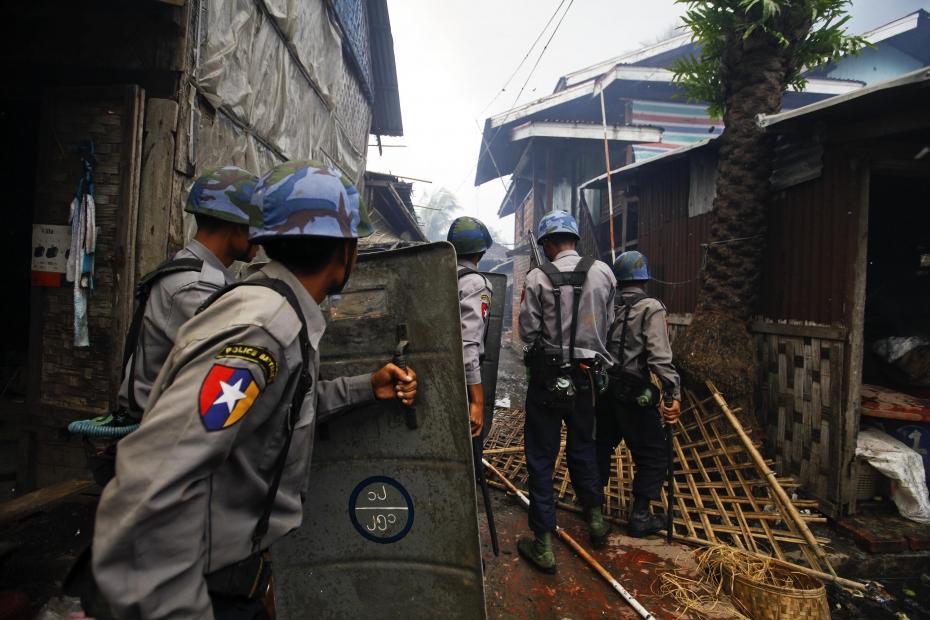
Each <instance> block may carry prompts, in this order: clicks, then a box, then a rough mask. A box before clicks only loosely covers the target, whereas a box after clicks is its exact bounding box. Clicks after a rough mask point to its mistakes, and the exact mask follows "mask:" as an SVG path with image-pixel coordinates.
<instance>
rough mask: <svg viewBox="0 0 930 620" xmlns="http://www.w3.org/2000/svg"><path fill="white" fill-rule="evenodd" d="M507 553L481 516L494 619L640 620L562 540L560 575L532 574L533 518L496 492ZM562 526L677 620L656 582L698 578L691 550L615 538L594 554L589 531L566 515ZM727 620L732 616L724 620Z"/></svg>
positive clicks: (649, 604)
mask: <svg viewBox="0 0 930 620" xmlns="http://www.w3.org/2000/svg"><path fill="white" fill-rule="evenodd" d="M491 494H492V498H493V501H492V506H493V511H494V519H495V524H496V525H497V532H498V538H499V540H500V547H501V553H500V556H498V557H495V556H494V554H493V552H492V550H491V543H490V538H489V535H488V531H487V520H486V519H485V517H484V512H483V511H482V513H481V515H480V517H479V523H480V528H481V542H482V554H483V557H484V569H485V573H484V582H485V600H486V602H487V610H488V618H491V619H504V618H539V619H547V618H552V619H568V618H571V619H573V620H582V619H588V618H638V617H639V615H638V614H637V613H636V612H635V611H633V609H632V607H630V606H629V605H628V604H627V603H626V602H625V601H624V600H623V599H622V598H621V597H620V595H619V594H618V593H617V592H615V591H614V590H613V589H612V588H611V587H610V586H609V585H608V584H607V582H606V581H605V580H604V579H602V578H601V577H600V576H599V575H598V574H597V573H595V572H594V570H593V569H591V568H590V567H589V566H588V565H587V564H586V563H585V562H584V561H583V560H582V559H581V558H580V557H578V556H577V555H576V554H575V553H574V552H573V551H572V550H571V549H570V548H569V547H568V546H567V545H565V544H564V543H562V542H561V541H557V542H556V543H555V544H556V548H555V552H556V563H557V572H556V574H555V575H545V574H543V573H540V572H538V571H536V570H535V569H533V568H532V567H531V566H530V565H529V564H527V562H526V561H525V560H523V559H522V558H521V557H520V556H519V555H518V554H517V550H516V545H517V539H518V538H520V537H521V536H528V535H529V532H528V530H527V523H526V511H525V510H524V509H523V508H522V506H521V505H520V504H519V503H518V501H517V500H516V498H513V497H508V496H507V495H506V494H505V493H503V492H502V491H497V490H494V489H491ZM558 519H559V523H560V525H561V526H562V527H564V528H565V529H566V530H567V531H568V532H569V534H571V535H572V537H574V538H575V540H576V541H578V542H579V543H580V544H581V545H582V546H583V547H584V548H585V549H587V550H588V552H589V553H591V554H592V555H593V556H594V557H595V559H597V561H598V562H600V563H601V564H602V565H603V566H604V567H605V568H606V569H607V570H608V571H609V572H610V573H611V574H612V575H613V576H614V578H616V579H617V580H618V581H619V582H620V584H621V585H622V586H623V587H624V588H626V589H627V590H628V591H629V592H630V594H632V595H633V597H635V598H636V600H638V601H639V602H640V604H641V605H643V606H644V607H645V608H646V609H647V610H649V611H650V612H652V613H653V614H654V615H655V616H656V617H657V618H674V617H676V616H677V613H676V612H675V604H674V602H672V601H670V600H668V599H663V598H662V597H661V596H659V595H657V594H655V593H654V592H653V583H654V582H655V580H656V577H657V575H658V574H659V573H660V572H662V571H666V570H680V571H683V572H684V573H685V574H686V575H688V576H692V577H693V576H695V575H696V572H697V567H696V565H695V563H694V560H693V558H692V556H691V550H690V549H689V548H688V547H685V546H683V545H677V544H671V545H669V544H666V543H665V541H664V539H661V538H659V537H653V538H650V539H647V540H636V539H633V538H629V537H627V536H625V535H623V534H622V533H620V532H617V531H616V530H615V532H614V533H613V534H611V536H610V538H609V542H608V545H607V547H605V548H604V549H602V550H599V551H594V550H593V549H592V548H591V545H590V544H589V542H588V536H587V528H586V526H585V524H584V522H583V521H582V520H581V519H580V518H579V517H578V516H577V515H575V514H572V513H569V512H564V511H560V512H559V514H558ZM721 617H725V616H721Z"/></svg>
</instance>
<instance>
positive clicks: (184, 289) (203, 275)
mask: <svg viewBox="0 0 930 620" xmlns="http://www.w3.org/2000/svg"><path fill="white" fill-rule="evenodd" d="M174 258H195V259H197V260H200V261H202V262H203V268H202V269H201V270H200V273H197V272H196V271H180V272H177V273H172V274H169V275H166V276H164V277H162V278H161V279H159V280H158V281H157V282H156V283H155V286H153V287H152V292H151V294H150V295H149V299H148V302H147V303H146V305H145V315H144V316H143V319H142V327H141V328H140V330H139V341H138V342H137V343H136V351H135V353H133V355H132V357H131V358H130V359H129V362H128V363H127V364H126V368H125V369H124V372H123V382H122V384H121V385H120V388H119V393H118V395H117V402H118V403H119V406H120V407H121V408H123V409H126V410H127V411H129V409H130V407H129V383H130V381H129V373H130V369H131V368H132V359H133V358H135V359H136V364H135V373H134V377H135V381H134V383H133V391H134V392H135V398H136V403H138V405H139V407H140V408H141V410H138V411H129V412H130V414H131V415H132V416H133V417H135V418H137V419H138V418H140V417H141V416H142V411H144V410H145V406H146V403H147V402H148V398H149V392H151V390H152V384H153V383H154V382H155V377H157V376H158V371H159V370H161V367H162V365H163V364H164V363H165V360H166V359H167V358H168V353H169V352H170V351H171V347H173V346H174V342H175V339H176V338H177V335H178V329H180V328H181V326H182V325H184V323H186V322H187V321H188V320H189V319H190V318H191V317H192V316H194V313H195V312H196V311H197V308H199V307H200V304H202V303H203V302H204V301H206V299H207V298H208V297H209V296H210V295H212V294H213V293H215V292H216V291H218V290H219V289H221V288H223V287H224V286H226V285H227V284H231V283H232V282H234V281H235V279H236V278H235V276H234V275H233V274H232V273H230V272H229V271H228V270H227V269H226V267H224V266H223V263H221V262H220V259H218V258H217V257H216V256H214V255H213V253H212V252H211V251H210V250H208V249H207V248H206V247H205V246H204V245H203V244H202V243H200V242H199V241H197V240H196V239H195V240H193V241H191V242H190V243H189V244H187V246H186V247H184V248H183V249H181V250H180V251H179V252H178V253H177V254H175V255H174Z"/></svg>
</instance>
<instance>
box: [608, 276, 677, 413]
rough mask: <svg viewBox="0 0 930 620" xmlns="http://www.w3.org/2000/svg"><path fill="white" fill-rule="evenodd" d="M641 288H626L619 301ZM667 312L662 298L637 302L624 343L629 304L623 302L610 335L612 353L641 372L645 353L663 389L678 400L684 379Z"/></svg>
mask: <svg viewBox="0 0 930 620" xmlns="http://www.w3.org/2000/svg"><path fill="white" fill-rule="evenodd" d="M641 292H642V291H640V290H639V289H638V288H635V287H625V288H622V289H620V299H619V300H618V301H620V302H623V301H627V300H630V297H632V296H633V295H636V294H639V293H641ZM665 315H666V310H665V306H663V305H662V302H661V301H659V300H658V299H654V298H652V297H647V298H645V299H642V300H640V301H638V302H636V303H635V304H633V306H632V307H631V308H630V316H629V321H628V323H627V328H626V342H625V343H622V344H621V339H622V338H623V319H624V317H625V316H626V308H625V306H624V305H623V304H622V303H620V304H618V306H617V319H616V322H615V323H614V325H613V328H612V329H613V331H612V333H611V337H610V355H611V356H612V357H613V360H614V363H615V364H618V365H619V364H621V363H622V364H623V366H624V367H626V368H630V369H633V370H636V371H637V372H638V371H639V370H640V369H641V364H642V361H641V360H642V359H643V356H645V362H646V367H647V368H648V369H649V370H650V371H652V372H654V373H655V375H656V376H657V377H658V378H659V380H660V381H661V382H662V392H663V393H664V394H669V395H671V396H672V398H674V399H675V400H681V379H680V378H679V377H678V371H677V370H675V366H674V364H672V347H671V345H670V344H669V341H668V325H667V323H666V320H665ZM621 346H622V348H621Z"/></svg>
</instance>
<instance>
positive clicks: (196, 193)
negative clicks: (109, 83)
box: [68, 166, 259, 486]
mask: <svg viewBox="0 0 930 620" xmlns="http://www.w3.org/2000/svg"><path fill="white" fill-rule="evenodd" d="M257 181H258V178H257V177H256V176H254V175H253V174H252V173H251V172H248V171H247V170H243V169H242V168H237V167H235V166H226V167H224V168H217V169H215V170H210V171H208V172H206V173H205V174H203V175H202V176H201V177H199V178H198V179H197V180H196V181H195V182H194V185H193V187H192V188H191V191H190V194H189V195H188V198H187V204H186V206H185V207H184V210H185V211H187V212H188V213H192V214H193V215H194V218H195V219H196V221H197V233H196V234H195V235H194V238H193V240H192V241H191V242H190V243H189V244H187V246H185V247H184V248H182V249H181V250H180V251H179V252H177V253H176V254H175V255H174V257H173V258H172V259H171V260H169V261H166V262H164V263H162V264H161V265H159V266H158V267H157V268H156V269H155V270H153V271H152V272H150V273H148V274H146V275H145V276H143V278H142V279H141V280H140V282H139V286H138V290H137V302H136V303H137V307H136V310H135V313H134V315H133V320H132V323H131V325H130V327H129V333H128V334H127V336H126V343H125V347H124V367H123V377H122V381H121V383H120V388H119V392H118V393H117V410H116V411H115V412H114V413H113V414H112V415H109V416H105V417H99V418H94V419H92V420H78V421H75V422H72V423H71V424H70V425H69V427H68V428H69V430H71V431H72V432H74V433H77V434H80V435H83V436H84V437H85V440H89V441H90V442H91V443H92V444H96V445H97V446H98V447H97V448H96V450H95V453H94V456H93V457H91V458H90V459H89V466H90V469H91V472H92V474H93V476H94V479H95V480H96V481H97V483H98V484H99V485H100V486H105V485H106V484H107V483H108V482H109V481H110V479H112V478H113V472H114V462H115V459H116V447H117V446H116V443H114V442H115V441H116V440H118V439H119V438H121V437H124V436H125V435H127V434H128V433H130V432H131V431H133V430H134V429H135V428H137V427H138V424H139V420H141V419H142V412H143V411H144V410H145V407H146V403H147V402H148V397H149V392H150V391H151V390H152V384H153V383H154V381H155V377H156V376H158V371H159V370H161V367H162V364H164V363H165V360H166V359H167V357H168V352H169V351H171V347H173V346H174V340H175V338H176V337H177V333H178V329H179V328H180V327H181V325H183V324H184V323H185V322H187V320H188V319H190V318H191V317H192V316H194V312H195V311H196V310H197V308H198V307H199V306H200V304H202V303H203V302H204V301H205V300H206V299H207V297H209V296H210V295H212V294H213V293H215V292H216V291H218V290H220V289H221V288H223V287H224V286H226V285H227V284H230V283H231V282H233V281H234V280H235V276H234V275H233V274H232V273H231V272H230V271H229V266H230V265H231V264H232V263H233V261H237V260H240V261H244V260H249V259H250V258H251V257H252V256H253V255H254V249H255V248H257V246H252V245H250V244H249V224H255V223H257V222H258V216H259V213H258V209H256V208H253V207H252V206H251V204H250V200H251V197H252V191H253V190H254V189H255V183H256V182H257ZM101 444H103V445H101Z"/></svg>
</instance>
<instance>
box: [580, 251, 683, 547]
mask: <svg viewBox="0 0 930 620" xmlns="http://www.w3.org/2000/svg"><path fill="white" fill-rule="evenodd" d="M614 274H615V275H616V277H617V280H618V282H619V285H618V286H619V289H620V295H619V299H618V303H617V318H616V320H615V321H614V323H613V325H612V326H611V331H610V344H609V350H610V354H611V356H612V357H613V361H614V364H613V366H612V367H611V369H610V371H609V383H610V389H609V397H608V398H604V399H602V400H601V405H600V406H599V408H598V421H597V453H598V468H599V470H600V476H601V486H606V485H607V482H608V480H609V478H610V464H611V456H612V455H613V453H614V450H615V449H616V447H617V445H618V444H619V443H620V441H621V440H625V441H626V445H627V447H628V448H629V450H630V452H631V453H632V455H633V462H634V463H635V464H636V475H635V477H634V478H633V507H632V510H631V511H630V515H629V520H628V526H627V529H628V532H629V534H630V536H634V537H637V538H643V537H646V536H649V535H651V534H654V533H656V532H657V531H659V530H661V529H663V528H664V527H665V521H664V519H662V518H661V517H659V516H658V515H654V514H652V513H651V512H650V511H649V502H650V501H652V500H657V499H659V494H660V493H659V492H660V490H661V488H662V482H663V480H664V479H665V475H666V473H667V467H668V458H667V455H666V447H665V431H664V430H663V428H662V425H663V423H665V424H677V422H678V416H679V415H680V414H681V380H680V379H679V377H678V372H677V371H676V370H675V366H673V365H672V348H671V346H670V345H669V341H668V327H667V325H666V322H665V315H666V311H665V306H663V305H662V302H660V301H659V300H658V299H655V298H652V297H649V296H648V295H646V292H645V286H646V283H647V282H648V281H649V267H648V265H647V262H646V257H645V256H643V255H642V254H640V253H639V252H624V253H623V254H621V255H620V256H618V257H617V260H616V261H615V262H614ZM651 374H654V375H655V376H656V377H658V379H659V382H660V383H661V390H658V389H656V387H655V386H654V385H653V384H652V381H651V379H650V375H651ZM660 392H661V393H660Z"/></svg>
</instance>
